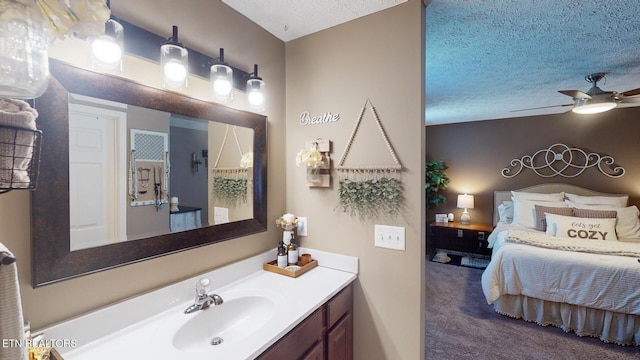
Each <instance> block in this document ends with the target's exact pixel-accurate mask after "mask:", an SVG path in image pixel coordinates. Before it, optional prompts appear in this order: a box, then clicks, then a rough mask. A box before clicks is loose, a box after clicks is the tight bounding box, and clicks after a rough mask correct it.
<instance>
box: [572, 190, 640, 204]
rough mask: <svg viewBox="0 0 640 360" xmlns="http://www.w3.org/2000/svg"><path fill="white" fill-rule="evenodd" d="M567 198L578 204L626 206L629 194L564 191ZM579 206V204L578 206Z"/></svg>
mask: <svg viewBox="0 0 640 360" xmlns="http://www.w3.org/2000/svg"><path fill="white" fill-rule="evenodd" d="M565 196H566V197H567V200H569V201H571V202H572V203H574V204H579V205H613V206H615V207H626V206H627V204H628V203H629V195H620V196H584V195H576V194H571V193H565ZM578 207H580V206H578Z"/></svg>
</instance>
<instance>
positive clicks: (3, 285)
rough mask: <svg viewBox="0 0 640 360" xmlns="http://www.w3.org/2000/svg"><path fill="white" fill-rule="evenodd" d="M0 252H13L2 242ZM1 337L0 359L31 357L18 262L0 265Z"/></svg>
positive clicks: (15, 359) (13, 359)
mask: <svg viewBox="0 0 640 360" xmlns="http://www.w3.org/2000/svg"><path fill="white" fill-rule="evenodd" d="M0 252H7V253H9V254H11V252H10V251H9V250H8V249H7V248H6V247H5V246H4V245H3V244H2V243H0ZM11 256H13V254H11ZM0 339H2V344H0V360H27V359H28V358H29V356H28V344H27V343H26V341H25V334H24V318H23V316H22V302H21V300H20V285H19V283H18V269H17V267H16V263H12V264H9V265H0Z"/></svg>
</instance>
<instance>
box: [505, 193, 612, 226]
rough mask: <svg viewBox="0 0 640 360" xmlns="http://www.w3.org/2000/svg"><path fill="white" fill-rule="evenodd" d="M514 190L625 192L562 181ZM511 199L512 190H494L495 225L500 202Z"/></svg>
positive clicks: (601, 194) (592, 194)
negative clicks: (592, 188)
mask: <svg viewBox="0 0 640 360" xmlns="http://www.w3.org/2000/svg"><path fill="white" fill-rule="evenodd" d="M514 191H526V192H535V193H540V194H550V193H559V192H567V193H572V194H576V195H585V196H621V195H623V194H610V193H603V192H599V191H594V190H591V189H587V188H583V187H581V186H577V185H571V184H562V183H547V184H540V185H533V186H529V187H526V188H522V189H514ZM509 200H511V190H497V191H494V192H493V225H494V226H495V225H496V224H497V223H498V221H499V220H500V217H499V216H498V206H500V204H502V202H503V201H509Z"/></svg>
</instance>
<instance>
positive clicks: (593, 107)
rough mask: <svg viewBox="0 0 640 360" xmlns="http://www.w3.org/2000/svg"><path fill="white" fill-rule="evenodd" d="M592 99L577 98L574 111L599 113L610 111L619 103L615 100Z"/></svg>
mask: <svg viewBox="0 0 640 360" xmlns="http://www.w3.org/2000/svg"><path fill="white" fill-rule="evenodd" d="M594 100H595V99H593V100H590V99H577V100H576V103H575V105H574V106H573V109H572V110H571V111H573V112H574V113H576V114H597V113H601V112H605V111H609V110H611V109H613V108H615V107H616V106H617V105H618V104H617V103H616V102H615V101H610V100H607V101H594Z"/></svg>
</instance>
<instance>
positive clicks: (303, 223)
mask: <svg viewBox="0 0 640 360" xmlns="http://www.w3.org/2000/svg"><path fill="white" fill-rule="evenodd" d="M296 230H297V231H296V233H297V234H298V236H307V218H306V217H302V216H298V228H297V229H296Z"/></svg>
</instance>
